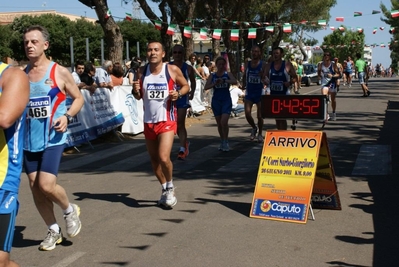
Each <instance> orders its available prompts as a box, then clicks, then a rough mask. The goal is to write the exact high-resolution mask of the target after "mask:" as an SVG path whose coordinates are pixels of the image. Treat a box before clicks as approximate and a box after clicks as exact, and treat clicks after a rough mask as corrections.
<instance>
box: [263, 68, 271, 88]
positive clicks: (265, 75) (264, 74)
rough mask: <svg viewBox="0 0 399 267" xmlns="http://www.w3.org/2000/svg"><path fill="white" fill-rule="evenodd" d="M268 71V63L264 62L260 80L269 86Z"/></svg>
mask: <svg viewBox="0 0 399 267" xmlns="http://www.w3.org/2000/svg"><path fill="white" fill-rule="evenodd" d="M269 72H270V64H266V66H265V68H264V71H263V73H262V80H263V83H264V84H266V86H270V79H269Z"/></svg>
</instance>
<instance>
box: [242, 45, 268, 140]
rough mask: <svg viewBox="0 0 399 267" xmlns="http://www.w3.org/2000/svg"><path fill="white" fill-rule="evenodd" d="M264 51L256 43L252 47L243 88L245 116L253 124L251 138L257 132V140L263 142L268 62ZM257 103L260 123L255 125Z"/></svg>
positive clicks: (257, 114) (253, 137) (252, 138)
mask: <svg viewBox="0 0 399 267" xmlns="http://www.w3.org/2000/svg"><path fill="white" fill-rule="evenodd" d="M261 58H262V52H261V50H260V47H259V46H257V45H255V46H253V47H252V49H251V60H250V61H248V63H247V64H246V65H245V70H244V75H243V78H242V82H243V87H242V88H243V89H245V98H244V108H245V118H246V119H247V121H248V123H249V125H251V127H252V129H251V135H250V139H251V140H254V139H255V137H256V134H257V135H258V137H257V140H258V142H259V143H261V142H263V136H262V128H263V118H262V113H261V99H262V92H263V86H264V85H263V79H262V77H263V73H264V69H265V67H266V62H264V61H263V60H262V59H261ZM254 104H255V105H256V109H257V111H256V117H257V118H258V124H257V126H256V125H255V121H254V119H253V118H252V114H251V113H252V107H253V105H254Z"/></svg>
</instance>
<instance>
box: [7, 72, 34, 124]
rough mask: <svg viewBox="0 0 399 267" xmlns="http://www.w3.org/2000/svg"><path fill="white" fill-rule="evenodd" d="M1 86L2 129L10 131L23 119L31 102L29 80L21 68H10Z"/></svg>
mask: <svg viewBox="0 0 399 267" xmlns="http://www.w3.org/2000/svg"><path fill="white" fill-rule="evenodd" d="M0 86H1V87H2V90H3V91H2V93H1V96H0V128H1V129H8V128H10V127H11V126H12V125H13V124H14V123H15V121H16V120H17V119H18V118H19V117H21V115H22V114H23V112H24V110H25V108H26V105H27V104H28V102H29V91H30V89H29V80H28V76H27V75H26V73H25V72H23V71H22V70H20V69H19V68H14V67H11V68H8V69H6V70H5V71H4V72H3V75H2V77H1V83H0Z"/></svg>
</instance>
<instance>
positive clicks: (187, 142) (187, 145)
mask: <svg viewBox="0 0 399 267" xmlns="http://www.w3.org/2000/svg"><path fill="white" fill-rule="evenodd" d="M189 147H190V141H186V145H185V147H184V148H185V149H186V151H185V152H184V153H185V156H186V157H187V156H188V154H189V153H190V150H189Z"/></svg>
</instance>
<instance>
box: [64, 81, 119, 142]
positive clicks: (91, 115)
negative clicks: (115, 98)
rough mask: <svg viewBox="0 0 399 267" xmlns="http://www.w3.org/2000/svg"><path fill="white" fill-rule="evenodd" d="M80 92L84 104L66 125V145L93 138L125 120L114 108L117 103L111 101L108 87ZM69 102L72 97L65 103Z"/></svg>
mask: <svg viewBox="0 0 399 267" xmlns="http://www.w3.org/2000/svg"><path fill="white" fill-rule="evenodd" d="M81 92H82V95H83V98H84V104H83V107H82V109H81V110H80V111H79V113H78V114H77V115H76V116H75V117H74V120H73V122H72V123H70V124H69V125H68V135H67V141H66V146H67V147H71V146H75V145H78V144H82V143H86V142H88V141H90V140H94V139H96V138H97V137H98V136H100V135H102V134H105V133H107V132H110V131H112V130H114V129H115V128H117V127H118V126H120V125H122V124H123V123H124V121H125V119H124V116H123V114H122V112H120V111H116V110H115V106H116V105H118V104H119V103H112V101H111V96H110V93H111V92H110V91H109V89H106V88H97V90H96V91H95V92H94V93H93V94H90V93H89V91H87V90H82V91H81ZM71 104H72V99H71V98H67V105H68V106H70V105H71Z"/></svg>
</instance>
